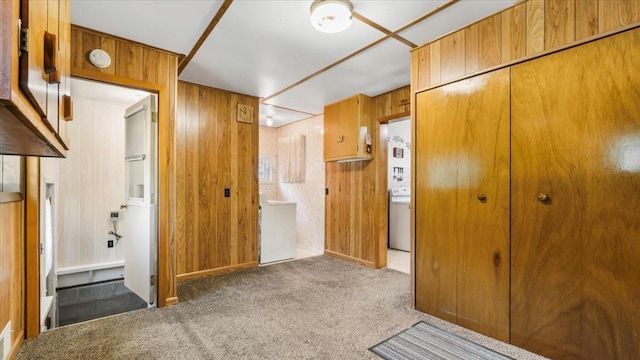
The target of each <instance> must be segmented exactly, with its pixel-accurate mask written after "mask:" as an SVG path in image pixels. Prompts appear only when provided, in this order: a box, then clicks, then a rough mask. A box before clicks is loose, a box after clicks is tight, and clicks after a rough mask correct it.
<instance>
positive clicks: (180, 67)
mask: <svg viewBox="0 0 640 360" xmlns="http://www.w3.org/2000/svg"><path fill="white" fill-rule="evenodd" d="M232 2H233V0H225V1H224V3H222V5H221V6H220V8H219V9H218V12H216V15H215V16H214V17H213V19H211V22H210V23H209V25H208V26H207V28H206V29H205V30H204V32H202V35H200V38H199V39H198V41H197V42H196V44H195V45H194V46H193V49H191V51H190V52H189V55H187V57H185V58H184V59H182V61H180V64H179V65H178V76H179V75H180V74H181V73H182V71H184V69H185V68H186V67H187V65H189V62H191V60H192V59H193V57H194V56H195V55H196V53H197V52H198V50H200V47H201V46H202V44H204V42H205V41H206V40H207V38H208V37H209V35H211V33H212V32H213V29H214V28H215V27H216V26H217V25H218V23H219V22H220V19H222V16H223V15H224V14H225V13H226V12H227V10H228V9H229V7H230V6H231V3H232Z"/></svg>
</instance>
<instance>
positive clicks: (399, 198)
mask: <svg viewBox="0 0 640 360" xmlns="http://www.w3.org/2000/svg"><path fill="white" fill-rule="evenodd" d="M410 205H411V188H408V187H396V188H392V189H391V190H389V247H390V248H391V249H396V250H403V251H410V249H411V244H410V243H411V241H410V239H411V236H410V230H411V224H410V217H411V214H410V211H411V210H410Z"/></svg>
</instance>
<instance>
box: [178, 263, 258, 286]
mask: <svg viewBox="0 0 640 360" xmlns="http://www.w3.org/2000/svg"><path fill="white" fill-rule="evenodd" d="M254 267H258V262H257V261H251V262H248V263H244V264H238V265H230V266H223V267H220V268H215V269H209V270H201V271H195V272H191V273H186V274H178V276H176V281H178V282H181V281H185V280H192V279H198V278H202V277H206V276H213V275H221V274H226V273H230V272H234V271H238V270H246V269H250V268H254Z"/></svg>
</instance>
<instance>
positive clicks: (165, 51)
mask: <svg viewBox="0 0 640 360" xmlns="http://www.w3.org/2000/svg"><path fill="white" fill-rule="evenodd" d="M72 25H73V28H74V29H79V30H82V31H83V32H88V33H92V34H96V35H99V36H104V37H108V38H111V39H114V40H119V41H124V42H126V43H128V44H132V45H138V46H142V47H145V48H147V49H151V50H155V51H160V52H163V53H167V54H170V55H174V56H183V55H181V54H178V53H176V52H173V51H169V50H165V49H160V48H157V47H155V46H151V45H147V44H144V43H141V42H138V41H134V40H129V39H125V38H123V37H120V36H117V35H112V34H107V33H105V32H102V31H99V30H94V29H90V28H86V27H84V26H80V25H76V24H72Z"/></svg>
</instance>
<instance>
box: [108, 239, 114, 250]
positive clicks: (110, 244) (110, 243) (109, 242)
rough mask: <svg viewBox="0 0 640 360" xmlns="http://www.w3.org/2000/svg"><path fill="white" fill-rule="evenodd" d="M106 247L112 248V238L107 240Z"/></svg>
mask: <svg viewBox="0 0 640 360" xmlns="http://www.w3.org/2000/svg"><path fill="white" fill-rule="evenodd" d="M107 247H108V248H112V247H113V240H107Z"/></svg>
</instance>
